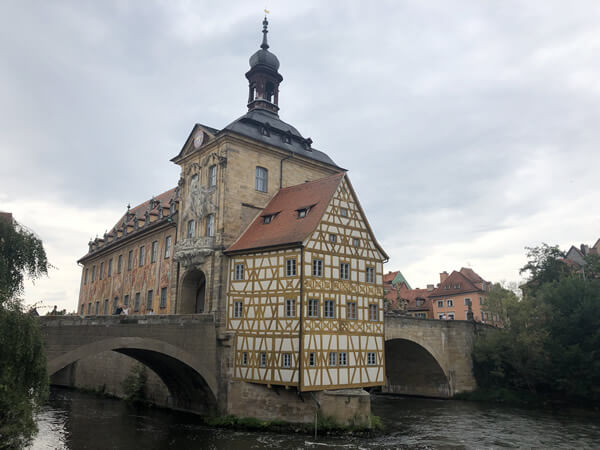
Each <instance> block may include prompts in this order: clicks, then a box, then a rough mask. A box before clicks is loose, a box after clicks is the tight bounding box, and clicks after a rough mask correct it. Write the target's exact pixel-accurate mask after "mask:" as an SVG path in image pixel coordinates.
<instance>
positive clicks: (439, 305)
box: [437, 300, 444, 308]
mask: <svg viewBox="0 0 600 450" xmlns="http://www.w3.org/2000/svg"><path fill="white" fill-rule="evenodd" d="M437 305H438V308H443V307H444V300H438V302H437Z"/></svg>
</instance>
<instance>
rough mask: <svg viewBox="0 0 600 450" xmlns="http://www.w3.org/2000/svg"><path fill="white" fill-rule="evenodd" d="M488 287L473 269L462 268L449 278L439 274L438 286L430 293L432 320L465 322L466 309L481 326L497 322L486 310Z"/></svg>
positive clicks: (445, 273)
mask: <svg viewBox="0 0 600 450" xmlns="http://www.w3.org/2000/svg"><path fill="white" fill-rule="evenodd" d="M490 287H491V283H490V282H489V281H485V280H484V279H483V278H482V277H481V276H479V274H477V273H476V272H475V271H474V270H473V269H471V268H468V267H463V268H461V269H460V270H459V271H456V270H454V271H452V273H451V274H450V275H448V272H446V271H444V272H442V273H440V283H439V284H438V285H437V287H436V288H435V289H433V290H432V291H431V292H430V293H429V296H428V297H429V299H430V300H431V306H432V314H433V318H434V319H442V320H444V319H445V320H467V318H468V316H469V310H471V312H472V313H473V319H474V320H475V321H478V322H484V323H492V324H496V323H498V317H496V316H494V315H493V314H492V313H490V312H488V311H486V308H485V300H486V295H487V293H488V291H489V289H490Z"/></svg>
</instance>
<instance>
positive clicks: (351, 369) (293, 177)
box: [78, 20, 387, 391]
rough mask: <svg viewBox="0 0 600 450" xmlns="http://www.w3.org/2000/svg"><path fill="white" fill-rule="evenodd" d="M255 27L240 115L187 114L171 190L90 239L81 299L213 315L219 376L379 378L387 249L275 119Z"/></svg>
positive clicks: (89, 310)
mask: <svg viewBox="0 0 600 450" xmlns="http://www.w3.org/2000/svg"><path fill="white" fill-rule="evenodd" d="M263 33H264V38H263V43H262V45H261V48H260V49H259V50H258V51H257V52H256V53H255V54H254V55H253V56H252V57H251V58H250V70H249V71H248V72H247V73H246V78H247V79H248V83H249V98H248V103H247V107H248V112H247V113H246V114H245V115H243V116H242V117H240V118H238V119H237V120H235V121H233V122H232V123H230V124H229V125H227V126H226V127H224V128H223V129H221V130H217V129H215V128H212V127H209V126H206V125H201V124H196V125H194V127H193V128H192V130H191V132H190V134H189V136H188V138H187V139H186V141H185V143H184V145H183V147H182V148H181V150H180V151H179V153H178V154H177V156H175V157H174V158H172V159H171V161H172V162H174V163H175V164H177V165H179V166H180V168H181V173H180V178H179V181H178V183H177V187H176V188H174V189H171V190H169V191H167V192H165V193H164V194H161V195H160V196H157V197H156V198H153V199H151V200H150V201H148V202H144V203H143V204H141V205H139V206H137V207H135V208H133V209H128V211H127V212H126V214H125V215H124V216H123V217H122V218H121V219H120V220H119V221H118V223H117V224H116V225H115V226H114V227H113V228H112V229H111V231H110V232H109V233H108V234H107V236H105V237H104V238H103V239H95V240H94V241H92V242H91V243H90V247H89V252H88V253H87V254H86V255H85V256H84V257H82V258H81V259H80V260H79V263H80V264H81V265H82V266H83V270H82V280H81V289H80V298H79V307H78V310H79V312H80V313H81V315H102V314H111V313H113V311H115V310H116V307H117V305H119V304H122V305H127V306H128V310H129V314H144V313H148V312H149V311H150V309H152V310H153V312H155V313H161V314H211V315H212V316H213V317H214V324H215V328H216V333H217V336H218V339H219V341H218V342H219V343H220V344H219V346H218V361H221V362H222V364H223V370H224V373H227V375H226V376H225V377H223V380H222V381H221V382H222V383H224V384H226V383H228V382H230V380H231V379H234V380H238V381H247V382H252V383H260V384H267V385H270V384H271V385H285V386H291V387H296V388H297V389H298V390H300V391H315V390H323V389H326V388H336V387H359V386H375V385H382V384H383V382H384V356H383V351H384V345H383V262H384V260H386V259H387V255H386V254H385V252H384V251H383V249H382V248H381V247H380V246H379V244H377V242H376V240H375V238H374V235H373V232H372V230H371V229H370V227H369V224H368V222H367V219H366V217H365V214H364V211H363V210H362V208H361V206H360V204H359V203H358V200H357V197H356V195H355V193H354V191H353V188H352V186H351V184H350V181H349V179H348V176H347V175H346V171H345V169H342V168H341V167H339V166H338V165H337V164H336V163H335V162H334V161H333V160H332V159H331V158H329V156H327V155H326V154H325V153H323V152H321V151H319V150H318V149H316V148H314V146H313V141H312V139H311V138H307V137H304V136H302V135H301V134H300V132H299V131H298V130H297V129H296V128H294V127H293V126H291V125H289V124H287V123H285V122H284V121H283V120H281V119H280V118H279V105H278V102H279V100H280V95H279V84H280V83H281V82H282V80H283V77H282V76H281V75H280V74H279V72H278V68H279V61H278V60H277V58H276V57H275V55H273V54H272V53H271V52H270V51H269V50H268V49H269V46H268V44H267V42H266V33H267V30H266V20H265V22H264V29H263ZM290 208H292V209H290ZM117 264H118V266H117ZM108 267H110V269H108ZM117 267H119V269H118V270H117ZM107 271H109V272H110V274H109V273H108V272H107ZM230 370H231V373H229V372H228V371H230ZM222 388H223V389H224V390H225V391H227V390H228V389H229V385H228V386H223V387H222Z"/></svg>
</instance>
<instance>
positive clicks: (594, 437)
mask: <svg viewBox="0 0 600 450" xmlns="http://www.w3.org/2000/svg"><path fill="white" fill-rule="evenodd" d="M372 409H373V413H374V414H376V415H378V416H380V417H381V419H382V422H383V423H384V425H385V431H383V432H378V433H377V434H376V435H375V436H373V437H364V436H352V435H346V436H322V435H318V436H317V438H316V439H315V438H314V436H307V435H303V434H294V433H288V434H281V433H258V432H245V431H232V430H228V429H219V428H212V427H208V426H205V425H202V424H201V421H200V420H199V418H198V417H197V416H195V415H193V414H185V413H177V412H173V411H168V410H164V409H158V408H140V407H133V406H130V405H128V404H126V403H125V402H122V401H119V400H114V399H109V398H103V397H97V396H94V395H91V394H86V393H82V392H77V391H73V390H67V389H58V388H53V389H52V391H51V396H50V401H49V404H48V405H47V406H46V407H44V409H43V410H42V412H41V413H40V415H39V417H38V426H39V433H38V435H37V437H36V439H35V441H34V443H33V446H32V448H33V449H138V448H139V449H145V450H150V449H177V450H180V449H204V448H207V449H228V450H237V449H240V450H242V449H266V448H276V449H302V448H308V449H324V450H325V449H326V450H329V449H351V448H362V449H382V448H399V449H405V448H417V449H438V448H439V449H484V448H485V449H489V448H542V449H547V448H560V449H563V448H564V449H585V448H589V449H598V448H600V414H599V413H595V412H590V411H582V410H554V411H551V410H533V409H531V410H530V409H519V408H509V407H502V406H496V405H483V404H478V403H471V402H463V401H455V400H431V399H417V398H408V397H391V396H381V395H380V396H373V397H372Z"/></svg>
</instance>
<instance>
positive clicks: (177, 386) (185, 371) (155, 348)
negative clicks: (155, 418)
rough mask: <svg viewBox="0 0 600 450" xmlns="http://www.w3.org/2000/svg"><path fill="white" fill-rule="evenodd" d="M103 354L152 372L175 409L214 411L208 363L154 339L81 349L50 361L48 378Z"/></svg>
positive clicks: (119, 339)
mask: <svg viewBox="0 0 600 450" xmlns="http://www.w3.org/2000/svg"><path fill="white" fill-rule="evenodd" d="M105 351H115V352H118V353H121V354H124V355H127V356H129V357H131V358H134V359H135V360H137V361H139V362H140V363H142V364H144V365H145V366H147V367H149V368H150V369H151V370H153V371H154V372H155V373H156V374H157V375H158V376H159V377H160V378H161V380H162V381H163V382H164V383H165V385H166V386H167V388H168V389H169V392H170V393H171V396H172V398H173V402H174V404H173V407H174V408H176V409H181V410H186V411H192V412H206V413H209V412H212V411H214V410H215V409H216V407H217V400H216V398H217V381H216V378H215V377H214V375H212V371H211V370H210V368H209V367H208V365H207V364H206V362H208V361H206V362H204V361H199V360H198V358H195V357H194V356H192V355H191V354H190V353H188V352H187V351H185V350H183V349H181V348H178V347H176V346H174V345H171V344H169V343H167V342H163V341H159V340H157V339H151V338H139V337H117V338H108V339H101V340H98V341H95V342H92V343H90V344H86V345H82V346H80V347H77V348H76V349H74V350H71V351H69V352H67V353H64V354H62V355H60V356H57V357H55V358H53V359H51V360H49V361H48V374H49V375H53V374H54V373H56V372H58V371H59V370H61V369H63V368H65V367H67V366H68V365H70V364H73V363H74V362H76V361H79V360H80V359H83V358H85V357H87V356H92V355H95V354H97V353H101V352H105Z"/></svg>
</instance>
